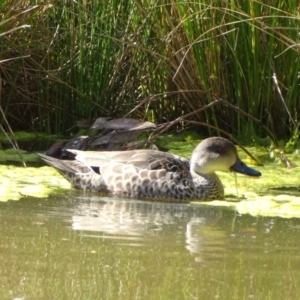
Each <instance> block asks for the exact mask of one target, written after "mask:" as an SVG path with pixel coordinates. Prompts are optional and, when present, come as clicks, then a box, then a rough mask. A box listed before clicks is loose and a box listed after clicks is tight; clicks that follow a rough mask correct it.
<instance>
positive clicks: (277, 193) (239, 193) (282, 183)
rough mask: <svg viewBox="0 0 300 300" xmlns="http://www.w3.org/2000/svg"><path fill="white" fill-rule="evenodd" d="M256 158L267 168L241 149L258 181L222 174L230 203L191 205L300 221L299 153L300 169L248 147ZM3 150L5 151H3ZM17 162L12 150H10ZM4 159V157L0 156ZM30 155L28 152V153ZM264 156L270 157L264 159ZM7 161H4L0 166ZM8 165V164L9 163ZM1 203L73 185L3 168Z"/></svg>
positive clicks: (30, 170) (51, 174) (40, 171)
mask: <svg viewBox="0 0 300 300" xmlns="http://www.w3.org/2000/svg"><path fill="white" fill-rule="evenodd" d="M168 146H171V147H169V152H171V153H174V154H178V155H182V156H185V157H188V155H190V153H191V152H192V149H193V148H194V146H195V141H192V142H188V143H183V142H182V140H178V142H177V141H175V142H174V140H173V142H172V143H170V145H168ZM247 149H248V150H249V151H250V152H251V153H252V154H254V155H255V156H256V157H259V158H260V159H261V160H263V162H264V165H263V166H253V164H255V163H254V162H253V161H251V160H250V159H248V158H247V156H246V154H245V153H244V152H242V151H240V150H239V155H240V157H241V159H242V160H243V161H244V162H246V163H247V164H248V165H250V166H251V165H252V166H253V167H254V168H255V169H257V170H258V171H260V172H261V173H262V176H261V177H260V178H257V179H253V178H251V177H246V176H243V175H240V174H237V175H236V178H235V174H233V173H229V172H228V173H224V172H219V173H218V175H219V176H220V178H221V180H222V183H223V185H224V188H225V198H226V200H216V201H210V202H198V201H193V202H192V203H191V205H214V206H222V207H228V208H231V209H235V210H236V211H237V212H238V213H240V214H251V215H253V216H280V217H284V218H293V217H296V218H300V188H299V186H300V167H297V164H298V165H299V161H300V158H299V154H298V153H296V152H295V153H294V154H290V155H288V158H289V159H290V160H291V161H292V162H293V164H294V165H295V166H296V167H294V168H291V169H288V168H286V167H285V166H284V165H283V163H282V162H280V161H277V160H276V159H272V160H271V159H269V158H268V152H267V150H265V149H258V148H247ZM1 151H2V150H1ZM6 151H7V152H8V153H6V157H7V154H11V155H12V156H13V158H11V160H17V159H18V158H17V156H16V154H15V153H13V152H12V151H11V150H6ZM2 154H4V153H2ZM0 156H1V157H4V155H0ZM24 156H26V153H24ZM263 157H267V159H266V158H263ZM28 158H29V161H31V162H40V160H39V158H38V157H37V155H36V154H28ZM1 162H3V161H0V163H1ZM6 163H7V162H6ZM0 178H1V181H0V201H8V200H19V199H21V198H23V197H26V196H32V197H36V198H42V199H43V198H47V197H48V196H49V195H50V194H51V193H60V192H63V193H66V192H67V191H71V190H72V187H71V185H70V184H69V183H68V182H67V181H66V180H65V179H64V178H63V177H62V176H61V175H60V174H59V173H58V172H57V171H56V170H54V169H53V168H51V167H48V166H42V167H27V168H24V167H16V166H13V165H7V164H6V165H0Z"/></svg>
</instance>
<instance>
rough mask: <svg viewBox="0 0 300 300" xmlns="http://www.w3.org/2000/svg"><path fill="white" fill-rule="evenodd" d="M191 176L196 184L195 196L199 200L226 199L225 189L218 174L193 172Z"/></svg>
mask: <svg viewBox="0 0 300 300" xmlns="http://www.w3.org/2000/svg"><path fill="white" fill-rule="evenodd" d="M191 174H192V177H193V181H194V184H195V194H196V197H197V199H202V200H217V199H218V200H220V199H224V188H223V185H222V182H221V180H220V178H219V177H218V176H217V174H216V173H211V174H198V173H196V172H194V171H191Z"/></svg>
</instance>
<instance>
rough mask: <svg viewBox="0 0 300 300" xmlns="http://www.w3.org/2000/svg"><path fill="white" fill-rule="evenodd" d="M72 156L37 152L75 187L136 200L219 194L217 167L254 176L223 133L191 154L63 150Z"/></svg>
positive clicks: (182, 199)
mask: <svg viewBox="0 0 300 300" xmlns="http://www.w3.org/2000/svg"><path fill="white" fill-rule="evenodd" d="M67 151H69V152H70V153H71V154H72V155H73V156H74V160H61V159H57V158H54V157H50V156H47V155H45V154H41V153H39V156H40V157H41V158H42V160H44V161H45V162H46V163H47V164H49V165H51V166H52V167H54V168H55V169H57V170H58V171H59V172H60V173H61V174H62V175H63V176H64V177H65V178H66V179H67V180H68V181H69V182H70V183H71V185H72V186H73V187H74V188H76V189H81V190H90V191H95V192H103V193H107V194H110V195H114V196H121V197H126V198H135V199H144V198H146V199H154V200H162V201H164V200H165V201H180V202H189V201H192V200H200V201H206V200H217V199H224V187H223V184H222V182H221V180H220V178H219V177H218V175H217V174H216V171H233V172H237V173H241V174H244V175H248V176H252V177H259V176H261V173H260V172H259V171H257V170H255V169H252V168H250V167H249V166H247V165H246V164H245V163H244V162H242V161H241V159H240V158H239V156H238V152H237V149H236V147H235V145H234V144H233V143H232V142H231V141H230V140H228V139H226V138H223V137H209V138H206V139H204V140H203V141H201V142H200V143H199V144H198V145H197V146H196V147H195V149H194V150H193V152H192V155H191V159H190V160H188V159H186V158H183V157H180V156H177V155H174V154H171V153H167V152H163V151H158V150H151V149H137V150H129V151H82V150H76V149H68V150H67Z"/></svg>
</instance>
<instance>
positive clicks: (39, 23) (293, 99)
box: [0, 0, 300, 140]
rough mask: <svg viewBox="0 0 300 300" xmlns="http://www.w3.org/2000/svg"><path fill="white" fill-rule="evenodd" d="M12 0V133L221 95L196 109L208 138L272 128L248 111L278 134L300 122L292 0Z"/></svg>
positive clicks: (180, 112) (4, 67)
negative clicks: (214, 131)
mask: <svg viewBox="0 0 300 300" xmlns="http://www.w3.org/2000/svg"><path fill="white" fill-rule="evenodd" d="M11 2H12V1H4V2H3V3H2V4H0V7H1V10H2V12H3V16H4V18H3V20H2V21H1V22H0V34H3V33H7V32H9V34H5V35H0V38H1V39H2V41H5V42H1V47H0V62H1V64H0V75H1V79H2V80H3V82H4V83H5V84H4V85H3V89H2V101H3V103H2V108H3V110H4V111H5V113H6V117H7V120H8V121H9V122H10V124H11V126H12V127H13V129H15V130H17V129H20V128H24V127H25V128H26V129H27V130H30V129H31V130H37V131H43V132H48V133H52V132H65V131H66V130H68V129H69V128H71V127H72V126H73V124H75V123H76V120H78V119H81V118H90V119H92V118H96V117H98V116H113V117H120V116H123V115H125V114H128V113H129V112H131V113H130V116H131V117H136V118H140V119H149V120H150V121H153V122H156V123H161V122H165V121H172V120H175V119H177V118H178V117H180V116H184V115H187V114H189V113H190V112H192V111H195V110H197V111H198V110H199V108H201V107H204V106H205V105H208V104H209V103H211V102H212V101H214V100H215V99H220V98H221V99H223V100H224V101H227V102H228V103H230V105H227V106H226V105H223V104H222V103H224V102H222V101H221V102H220V104H218V105H214V106H210V108H209V109H207V110H204V111H201V110H199V113H195V114H192V116H191V120H194V121H198V122H199V123H201V124H204V126H203V127H202V128H199V131H200V132H201V133H203V135H207V134H211V133H212V132H211V130H212V129H209V128H211V127H213V128H220V129H222V130H225V131H226V132H228V133H231V134H233V135H235V136H237V137H238V136H240V135H242V136H249V137H253V136H256V135H258V136H265V135H266V132H265V131H263V130H262V128H263V127H262V126H259V125H257V124H256V123H255V124H254V123H252V121H251V119H249V118H247V117H246V115H247V114H248V115H252V116H254V117H255V118H256V119H260V120H261V122H262V124H263V125H264V126H266V127H267V128H269V129H270V130H271V131H272V132H273V134H274V136H275V138H276V139H285V140H287V139H289V138H290V137H291V136H292V135H293V134H294V132H295V130H296V129H297V128H295V127H297V120H298V114H299V109H300V108H299V104H298V103H299V100H298V99H299V79H298V70H299V67H300V65H299V64H300V62H299V46H298V44H299V27H300V26H299V25H300V24H299V23H300V19H299V7H298V3H297V1H296V0H291V1H284V0H277V1H265V2H260V1H253V0H252V1H241V0H231V1H221V0H215V1H210V2H209V3H208V2H207V1H204V0H196V1H179V0H167V1H164V3H163V4H159V2H157V1H151V0H150V1H149V0H147V1H146V0H134V1H128V0H127V1H126V0H121V1H116V0H109V1H96V0H91V1H85V0H78V1H51V2H50V1H49V2H47V1H43V2H42V4H41V3H40V1H36V3H34V1H31V3H29V1H25V0H19V1H14V3H13V4H12V3H11ZM20 16H21V17H20ZM29 25H30V26H31V27H30V28H29V27H28V26H29ZM22 26H23V27H22ZM11 30H12V31H11ZM15 58H17V59H15ZM7 59H12V60H7ZM275 78H276V79H277V82H278V84H277V86H276V84H275V81H274V79H275ZM278 90H280V91H281V93H282V98H280V96H279V94H278ZM182 91H184V92H183V93H182ZM189 91H190V92H189ZM155 95H157V97H155ZM149 96H150V97H149ZM152 96H153V97H152ZM283 102H284V103H283ZM232 105H235V106H237V107H239V109H241V110H243V111H245V112H247V114H238V113H236V111H234V110H233V109H232ZM205 124H208V125H210V127H209V126H205ZM182 125H184V123H181V124H180V126H182ZM295 125H296V126H295Z"/></svg>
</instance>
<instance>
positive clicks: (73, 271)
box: [0, 191, 300, 300]
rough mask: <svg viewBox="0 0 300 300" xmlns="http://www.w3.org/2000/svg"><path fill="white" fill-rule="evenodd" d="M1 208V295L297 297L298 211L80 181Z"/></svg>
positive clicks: (299, 281)
mask: <svg viewBox="0 0 300 300" xmlns="http://www.w3.org/2000/svg"><path fill="white" fill-rule="evenodd" d="M0 218H1V231H0V240H1V244H0V256H1V260H0V274H1V275H0V276H1V280H0V299H15V298H21V299H27V300H30V299H72V300H74V299H238V300H240V299H299V298H300V268H299V263H298V262H299V259H300V255H299V239H298V238H297V237H298V236H299V235H300V220H299V219H282V218H279V217H277V218H276V217H273V218H270V217H269V218H268V217H256V218H255V217H251V216H250V215H243V216H241V215H239V214H238V213H237V212H235V211H233V210H230V209H228V208H224V207H210V206H201V205H194V204H171V203H154V202H143V201H136V200H126V199H123V200H122V199H112V198H103V197H98V196H96V195H95V194H84V193H82V192H76V191H67V192H65V193H64V194H53V195H51V196H49V197H48V198H46V199H35V198H31V197H26V198H23V199H21V200H20V201H8V202H3V203H1V202H0Z"/></svg>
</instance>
